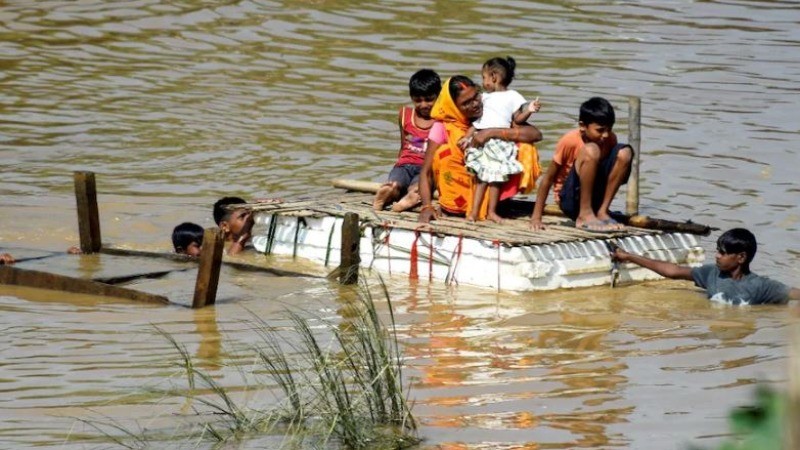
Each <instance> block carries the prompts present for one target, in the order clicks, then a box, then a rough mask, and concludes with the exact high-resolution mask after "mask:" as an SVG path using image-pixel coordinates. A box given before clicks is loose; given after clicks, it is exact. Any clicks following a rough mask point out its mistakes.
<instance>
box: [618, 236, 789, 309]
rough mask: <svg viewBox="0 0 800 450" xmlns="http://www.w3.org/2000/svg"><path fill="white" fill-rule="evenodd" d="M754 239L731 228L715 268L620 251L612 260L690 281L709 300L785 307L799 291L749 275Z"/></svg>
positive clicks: (723, 238) (719, 249) (721, 241)
mask: <svg viewBox="0 0 800 450" xmlns="http://www.w3.org/2000/svg"><path fill="white" fill-rule="evenodd" d="M756 249H757V244H756V237H755V236H754V235H753V233H751V232H750V231H749V230H746V229H744V228H734V229H731V230H728V231H726V232H725V233H723V234H722V235H721V236H720V237H719V239H717V255H716V264H706V265H704V266H701V267H695V268H691V267H686V266H679V265H677V264H674V263H671V262H668V261H658V260H655V259H650V258H646V257H644V256H639V255H634V254H631V253H628V252H626V251H624V250H622V249H620V248H619V247H617V248H615V249H614V251H613V253H611V258H612V259H613V260H615V261H619V262H631V263H634V264H636V265H639V266H642V267H644V268H647V269H650V270H652V271H653V272H655V273H657V274H659V275H661V276H663V277H667V278H672V279H677V280H691V281H694V284H695V285H696V286H698V287H701V288H703V289H705V290H706V294H707V295H708V298H709V299H711V300H714V301H719V302H724V303H730V304H732V305H758V304H765V303H778V304H780V303H786V302H788V301H789V300H798V299H800V289H797V288H793V287H789V286H787V285H785V284H783V283H781V282H778V281H774V280H770V279H769V278H766V277H762V276H759V275H756V274H754V273H752V272H750V262H752V261H753V258H754V257H755V256H756Z"/></svg>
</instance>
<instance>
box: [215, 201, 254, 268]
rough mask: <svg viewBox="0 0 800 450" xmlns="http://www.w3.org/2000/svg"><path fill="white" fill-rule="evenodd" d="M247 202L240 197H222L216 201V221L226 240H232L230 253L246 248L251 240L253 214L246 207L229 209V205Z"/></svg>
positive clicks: (233, 253)
mask: <svg viewBox="0 0 800 450" xmlns="http://www.w3.org/2000/svg"><path fill="white" fill-rule="evenodd" d="M245 203H247V202H246V201H245V200H244V199H242V198H239V197H222V198H221V199H219V200H217V202H216V203H214V222H216V224H217V226H218V227H219V228H220V229H221V230H222V233H223V234H224V235H225V240H226V241H227V242H230V243H231V244H230V246H229V247H228V252H227V253H228V254H229V255H236V254H239V253H241V252H242V250H244V248H245V245H247V243H248V242H249V241H250V237H251V234H250V232H251V230H252V229H253V223H254V222H253V215H252V214H251V213H250V211H248V210H246V209H244V208H233V209H229V208H227V206H229V205H242V204H245Z"/></svg>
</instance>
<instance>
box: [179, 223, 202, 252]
mask: <svg viewBox="0 0 800 450" xmlns="http://www.w3.org/2000/svg"><path fill="white" fill-rule="evenodd" d="M172 247H173V248H175V253H178V254H182V255H189V256H194V257H197V256H200V252H201V251H202V250H203V227H201V226H200V225H198V224H196V223H192V222H183V223H182V224H180V225H178V226H176V227H175V229H173V230H172Z"/></svg>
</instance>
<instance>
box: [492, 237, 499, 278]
mask: <svg viewBox="0 0 800 450" xmlns="http://www.w3.org/2000/svg"><path fill="white" fill-rule="evenodd" d="M492 244H493V245H494V246H495V247H497V290H498V291H499V290H500V240H499V239H495V240H493V241H492Z"/></svg>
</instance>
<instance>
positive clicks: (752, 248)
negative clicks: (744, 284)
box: [716, 228, 758, 274]
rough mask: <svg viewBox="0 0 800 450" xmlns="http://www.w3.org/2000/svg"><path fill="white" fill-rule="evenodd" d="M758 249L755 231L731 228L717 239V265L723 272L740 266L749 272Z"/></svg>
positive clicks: (746, 272)
mask: <svg viewBox="0 0 800 450" xmlns="http://www.w3.org/2000/svg"><path fill="white" fill-rule="evenodd" d="M756 250H758V244H757V243H756V237H755V236H754V235H753V233H751V232H750V231H749V230H747V229H745V228H733V229H730V230H728V231H726V232H724V233H722V235H720V237H719V238H718V239H717V255H716V263H717V267H719V270H721V271H723V272H732V271H733V270H735V269H736V268H737V267H738V268H741V270H742V272H744V273H745V274H748V273H750V263H751V262H752V261H753V258H755V256H756Z"/></svg>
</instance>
